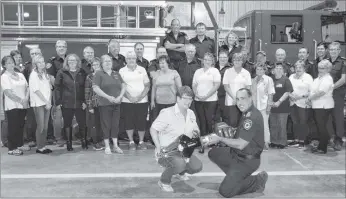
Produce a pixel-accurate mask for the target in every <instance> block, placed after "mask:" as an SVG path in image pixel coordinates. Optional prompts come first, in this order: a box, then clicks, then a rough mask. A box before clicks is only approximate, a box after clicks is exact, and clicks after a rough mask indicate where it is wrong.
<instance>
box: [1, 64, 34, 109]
mask: <svg viewBox="0 0 346 199" xmlns="http://www.w3.org/2000/svg"><path fill="white" fill-rule="evenodd" d="M17 74H18V75H19V78H18V80H16V79H14V78H12V77H11V76H12V75H11V73H10V72H8V71H6V72H5V73H4V74H2V75H1V89H2V90H3V91H5V90H12V91H13V92H14V93H15V94H16V95H17V96H18V97H20V98H22V99H24V98H25V95H26V91H27V89H28V83H27V82H26V79H25V77H24V75H23V74H22V73H17ZM4 95H5V94H4ZM4 106H5V107H4V109H5V111H9V110H12V109H24V107H23V105H22V104H20V103H18V102H15V101H13V100H11V99H10V98H9V97H8V96H7V95H5V102H4Z"/></svg>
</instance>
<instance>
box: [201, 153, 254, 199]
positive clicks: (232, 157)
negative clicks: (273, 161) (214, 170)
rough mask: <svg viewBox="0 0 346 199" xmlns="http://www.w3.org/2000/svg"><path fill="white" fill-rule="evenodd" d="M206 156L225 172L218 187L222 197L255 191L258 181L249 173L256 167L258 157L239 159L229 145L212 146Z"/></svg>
mask: <svg viewBox="0 0 346 199" xmlns="http://www.w3.org/2000/svg"><path fill="white" fill-rule="evenodd" d="M208 156H209V159H210V160H211V161H212V162H214V163H215V164H216V165H217V166H218V167H219V168H220V169H221V170H222V171H223V172H224V173H225V174H226V177H225V178H224V179H223V181H222V182H221V185H220V187H219V193H220V194H221V195H222V196H223V197H225V198H231V197H234V196H236V195H241V194H246V193H253V192H255V191H256V189H257V188H258V186H259V182H260V181H259V178H258V177H257V176H252V175H251V174H252V173H253V172H255V171H256V170H257V169H258V167H259V165H260V162H261V161H260V159H252V160H243V159H240V158H239V157H238V156H237V155H236V154H235V153H234V152H231V150H230V148H229V147H218V148H213V149H211V150H210V151H209V153H208Z"/></svg>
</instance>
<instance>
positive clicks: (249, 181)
mask: <svg viewBox="0 0 346 199" xmlns="http://www.w3.org/2000/svg"><path fill="white" fill-rule="evenodd" d="M251 96H252V94H251V91H250V90H248V89H246V88H242V89H239V90H238V92H237V95H236V101H237V106H238V108H239V110H240V111H241V112H242V113H243V116H242V118H241V120H240V122H239V126H238V128H237V131H236V133H235V136H234V138H223V137H219V136H217V135H215V134H213V135H210V136H209V139H208V143H206V144H207V145H211V144H216V143H218V142H222V143H224V144H226V145H227V146H228V147H218V148H213V149H211V150H210V151H209V153H208V156H209V159H210V160H211V161H212V162H214V163H215V164H216V165H217V166H218V167H219V168H220V169H221V170H222V171H223V172H224V173H225V174H226V177H225V178H224V180H223V181H222V183H221V185H220V187H219V193H220V194H221V195H222V196H223V197H226V198H231V197H234V196H236V195H240V194H246V193H252V192H263V191H264V188H265V184H266V182H267V179H268V174H267V173H266V172H265V171H263V172H260V173H259V174H258V175H256V176H252V175H251V174H252V173H253V172H254V171H256V170H257V169H258V167H259V165H260V162H261V160H260V156H261V153H262V151H263V146H264V125H263V117H262V115H261V113H260V112H259V111H258V110H257V109H256V108H255V107H254V106H253V105H252V98H251Z"/></svg>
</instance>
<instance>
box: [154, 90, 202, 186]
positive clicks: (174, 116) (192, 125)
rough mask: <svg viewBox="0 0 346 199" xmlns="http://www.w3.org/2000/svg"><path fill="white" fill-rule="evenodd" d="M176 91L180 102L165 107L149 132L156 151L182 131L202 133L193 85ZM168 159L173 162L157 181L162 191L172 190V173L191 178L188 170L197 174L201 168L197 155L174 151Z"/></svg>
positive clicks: (185, 132)
mask: <svg viewBox="0 0 346 199" xmlns="http://www.w3.org/2000/svg"><path fill="white" fill-rule="evenodd" d="M177 95H178V96H177V103H176V104H175V105H174V106H172V107H169V108H165V109H163V110H162V111H161V112H160V114H159V116H158V117H157V118H156V120H155V121H154V122H153V124H152V126H151V128H150V134H151V137H152V139H153V141H154V144H155V146H156V149H155V153H156V154H158V153H160V150H161V149H162V148H164V147H167V146H168V145H170V144H171V143H172V142H173V141H174V140H176V139H177V138H178V137H179V136H180V135H182V134H185V135H186V136H188V137H190V138H192V137H194V136H199V128H198V126H197V122H196V116H195V114H194V113H193V111H192V110H190V109H189V107H190V105H191V103H192V101H193V92H192V90H191V88H190V87H188V86H183V87H181V88H179V89H178V92H177ZM166 160H167V162H169V163H170V165H169V166H167V167H166V168H165V170H164V172H163V173H162V175H161V179H160V180H159V182H158V184H159V186H160V188H161V189H162V190H163V191H167V192H173V188H172V186H171V180H172V177H173V175H175V176H176V177H177V178H178V179H180V180H188V177H187V176H186V175H185V173H188V174H194V173H198V172H200V171H201V170H202V162H201V161H200V160H199V159H198V158H197V157H196V156H194V155H192V156H191V157H190V158H189V159H186V158H183V157H182V156H181V155H174V156H171V157H167V159H166Z"/></svg>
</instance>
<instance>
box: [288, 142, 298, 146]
mask: <svg viewBox="0 0 346 199" xmlns="http://www.w3.org/2000/svg"><path fill="white" fill-rule="evenodd" d="M288 146H289V147H298V146H299V143H298V142H297V141H293V142H290V143H288Z"/></svg>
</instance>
